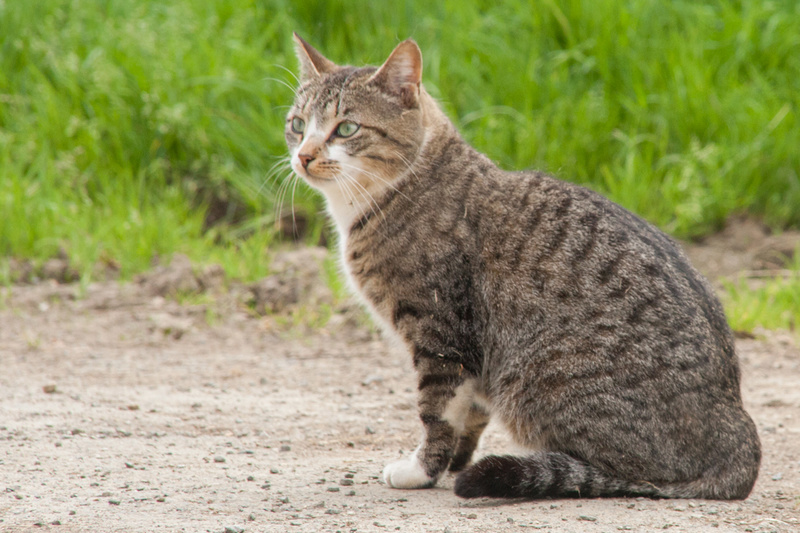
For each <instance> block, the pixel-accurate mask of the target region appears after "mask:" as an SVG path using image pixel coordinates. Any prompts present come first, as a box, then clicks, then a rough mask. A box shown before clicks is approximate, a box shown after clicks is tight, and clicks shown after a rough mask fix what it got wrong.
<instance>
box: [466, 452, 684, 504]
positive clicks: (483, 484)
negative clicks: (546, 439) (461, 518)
mask: <svg viewBox="0 0 800 533" xmlns="http://www.w3.org/2000/svg"><path fill="white" fill-rule="evenodd" d="M692 485H693V484H692V483H675V484H669V485H667V486H661V487H657V486H655V485H653V484H651V483H647V482H643V481H639V482H630V481H625V480H622V479H618V478H614V477H612V476H609V475H608V474H607V473H605V472H603V471H601V470H600V469H598V468H596V467H594V466H592V465H590V464H588V463H585V462H583V461H580V460H578V459H575V458H574V457H571V456H569V455H567V454H564V453H559V452H536V453H534V454H533V455H529V456H526V457H514V456H508V455H506V456H497V455H493V456H489V457H485V458H483V459H481V460H480V461H478V462H477V463H475V464H474V465H472V466H471V467H469V468H468V469H467V470H466V471H464V472H462V473H461V474H459V476H458V477H457V478H456V484H455V493H456V495H458V496H461V497H462V498H480V497H489V498H528V499H536V498H547V497H561V498H596V497H601V496H605V497H614V496H648V497H651V498H691V497H696V493H697V490H696V489H695V488H693V487H692Z"/></svg>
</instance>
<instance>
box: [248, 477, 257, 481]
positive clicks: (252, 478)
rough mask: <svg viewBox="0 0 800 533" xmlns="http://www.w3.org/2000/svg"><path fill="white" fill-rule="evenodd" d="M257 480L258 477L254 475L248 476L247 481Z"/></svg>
mask: <svg viewBox="0 0 800 533" xmlns="http://www.w3.org/2000/svg"><path fill="white" fill-rule="evenodd" d="M255 480H256V478H254V477H253V476H247V481H255Z"/></svg>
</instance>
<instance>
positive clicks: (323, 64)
mask: <svg viewBox="0 0 800 533" xmlns="http://www.w3.org/2000/svg"><path fill="white" fill-rule="evenodd" d="M292 35H294V42H295V45H294V51H295V53H296V54H297V59H299V60H300V75H301V77H302V78H303V79H304V80H307V79H311V78H318V77H320V76H322V75H323V74H327V73H328V72H333V71H334V70H335V69H336V63H334V62H333V61H331V60H330V59H328V58H327V57H325V56H324V55H322V54H320V53H319V52H318V51H317V50H316V49H315V48H314V47H313V46H311V45H310V44H308V43H307V42H305V41H304V40H303V38H302V37H300V36H299V35H297V33H293V34H292Z"/></svg>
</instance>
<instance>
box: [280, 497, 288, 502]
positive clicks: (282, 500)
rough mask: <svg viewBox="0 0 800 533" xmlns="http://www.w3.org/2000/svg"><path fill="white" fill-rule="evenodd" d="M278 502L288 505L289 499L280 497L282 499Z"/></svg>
mask: <svg viewBox="0 0 800 533" xmlns="http://www.w3.org/2000/svg"><path fill="white" fill-rule="evenodd" d="M278 501H279V502H281V503H289V497H288V496H282V497H280V498H278Z"/></svg>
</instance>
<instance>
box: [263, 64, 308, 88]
mask: <svg viewBox="0 0 800 533" xmlns="http://www.w3.org/2000/svg"><path fill="white" fill-rule="evenodd" d="M270 66H271V67H278V68H279V69H281V70H283V71H285V72H286V73H287V74H289V76H291V77H293V78H294V81H296V82H297V85H298V86H300V85H302V84H303V80H301V79H300V78H298V77H297V74H295V73H294V72H292V70H291V69H288V68H286V67H284V66H283V65H281V64H280V63H272V64H271V65H270Z"/></svg>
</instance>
